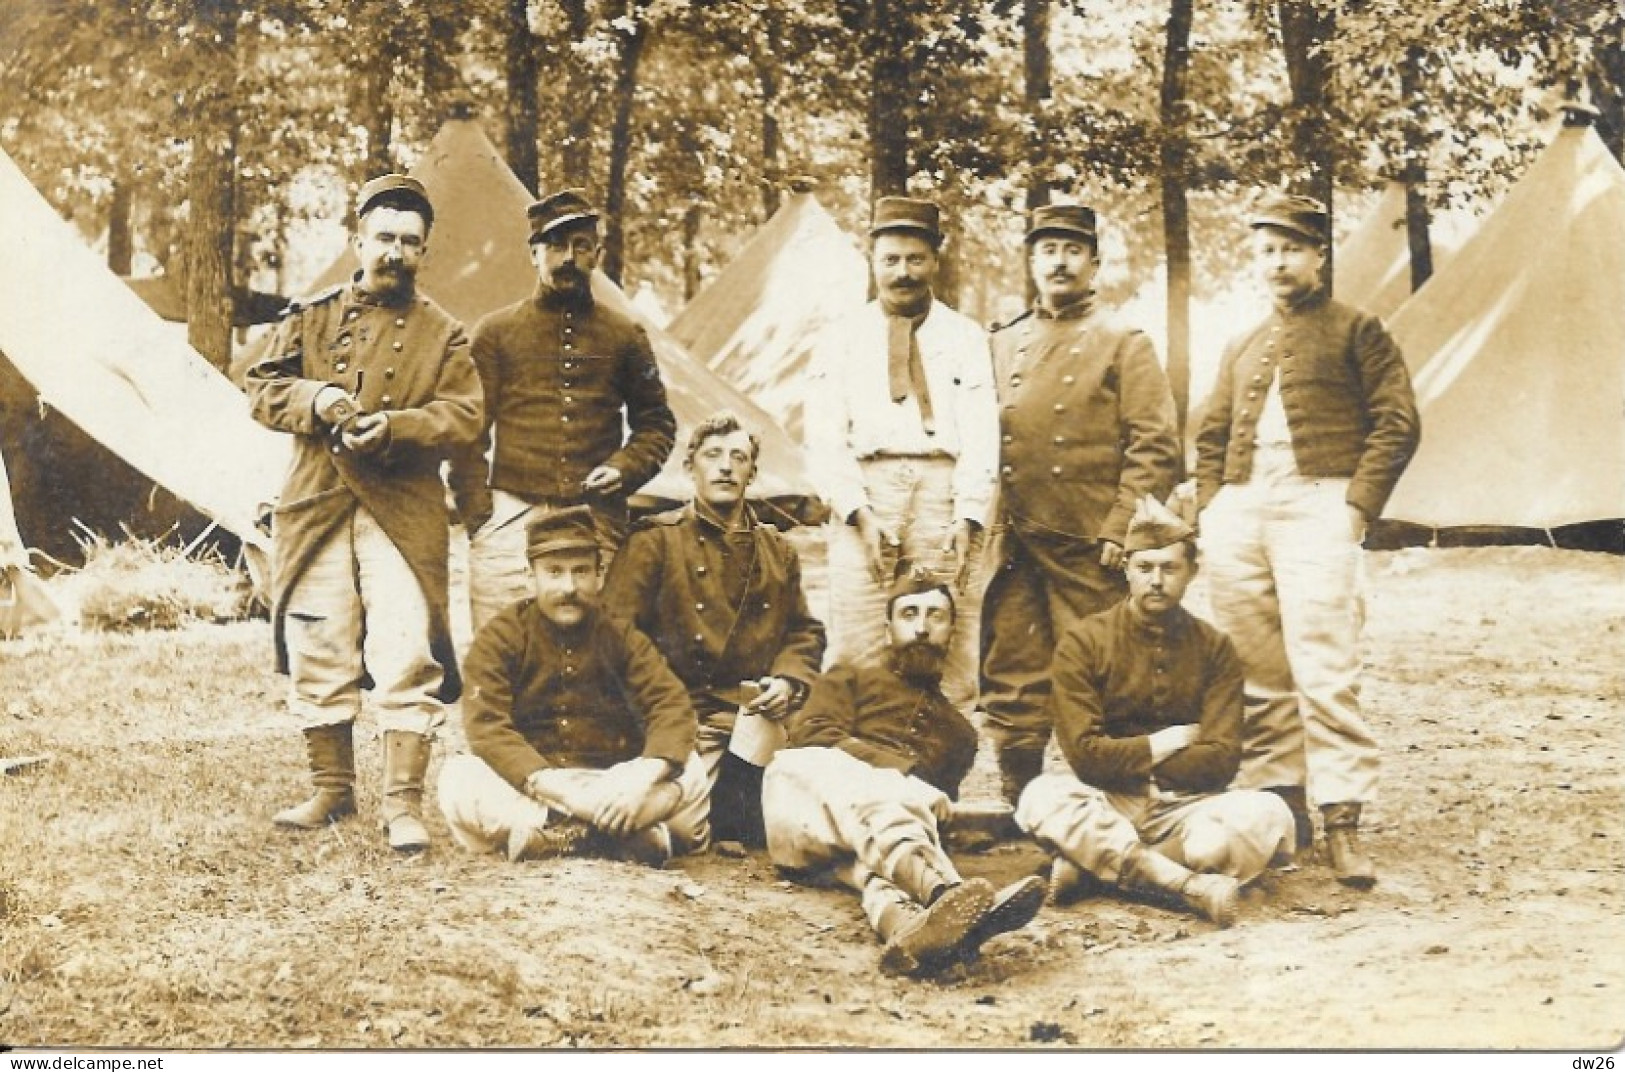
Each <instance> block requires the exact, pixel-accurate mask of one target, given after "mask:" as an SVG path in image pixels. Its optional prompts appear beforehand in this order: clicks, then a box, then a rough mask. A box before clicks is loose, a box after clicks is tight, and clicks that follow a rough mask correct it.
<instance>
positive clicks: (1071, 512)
mask: <svg viewBox="0 0 1625 1072" xmlns="http://www.w3.org/2000/svg"><path fill="white" fill-rule="evenodd" d="M1026 241H1027V255H1028V266H1029V268H1030V269H1031V271H1032V278H1033V285H1034V286H1035V287H1036V288H1037V291H1038V298H1037V301H1036V303H1035V304H1034V306H1033V308H1032V309H1030V310H1028V311H1027V312H1026V313H1023V314H1022V315H1021V316H1019V317H1017V318H1016V319H1015V320H1013V321H1011V322H1010V323H1009V324H1007V325H1005V326H1004V327H1003V328H1002V329H1000V330H998V331H995V332H994V334H993V362H994V368H995V374H996V377H997V383H998V391H999V426H1000V430H1001V433H1002V436H1001V443H1002V446H1001V450H1000V467H999V474H1000V485H999V487H1000V503H1001V506H1000V517H999V522H998V525H997V527H996V529H995V532H994V539H993V548H992V551H991V554H990V558H991V561H992V564H993V567H994V568H993V571H992V575H991V577H990V579H989V581H988V586H987V594H986V596H985V598H984V603H983V611H982V622H983V626H982V706H983V707H984V709H985V710H986V711H987V725H988V729H989V733H990V736H991V737H992V738H993V741H994V745H995V747H996V748H997V750H998V760H999V773H1000V776H1001V781H1002V783H1003V787H1004V795H1005V798H1006V799H1007V800H1008V801H1009V802H1010V803H1011V804H1014V803H1015V802H1016V801H1017V799H1018V798H1019V797H1020V795H1021V790H1022V789H1023V787H1025V786H1026V784H1027V783H1028V782H1029V781H1031V780H1032V779H1033V778H1034V777H1035V776H1037V775H1038V773H1039V772H1040V771H1041V770H1042V769H1043V765H1044V748H1045V746H1046V745H1047V744H1048V742H1049V737H1050V725H1049V722H1048V720H1047V719H1046V717H1045V715H1044V707H1045V702H1046V699H1047V697H1048V695H1049V689H1050V680H1049V664H1050V656H1051V654H1052V653H1053V652H1054V650H1055V642H1056V640H1057V639H1059V638H1060V637H1061V636H1062V635H1063V634H1064V633H1065V632H1066V631H1067V629H1068V628H1069V627H1070V626H1071V625H1072V624H1073V623H1075V622H1078V621H1081V620H1082V619H1084V618H1086V617H1088V616H1089V615H1091V614H1095V613H1097V612H1099V611H1102V610H1105V609H1107V608H1108V607H1110V606H1112V605H1113V604H1115V603H1117V602H1119V601H1120V600H1121V599H1122V598H1123V595H1124V593H1125V591H1126V589H1125V586H1124V583H1123V572H1122V565H1123V540H1124V534H1125V532H1126V531H1127V529H1128V523H1129V518H1130V517H1131V516H1132V515H1133V513H1134V507H1135V504H1136V503H1137V502H1138V501H1139V499H1140V497H1141V496H1144V495H1156V496H1158V497H1166V496H1167V495H1168V493H1169V491H1171V490H1172V488H1173V485H1174V483H1175V478H1176V473H1177V472H1178V469H1179V466H1180V458H1179V440H1178V435H1177V432H1176V430H1175V420H1174V405H1173V395H1172V393H1171V391H1170V390H1169V387H1168V379H1167V377H1166V376H1165V375H1164V374H1163V371H1162V366H1161V365H1159V364H1157V357H1156V354H1155V353H1154V352H1153V351H1152V347H1151V340H1150V339H1149V338H1147V337H1146V335H1145V334H1144V333H1143V332H1141V331H1137V330H1135V329H1132V328H1127V327H1124V326H1121V325H1119V324H1116V323H1114V322H1113V321H1112V320H1111V319H1110V318H1109V317H1108V315H1107V313H1105V312H1104V311H1103V310H1100V309H1098V308H1097V307H1096V302H1095V293H1094V289H1093V284H1094V278H1095V272H1096V270H1097V269H1098V267H1099V264H1100V262H1099V255H1098V244H1097V242H1098V240H1097V237H1096V230H1095V214H1094V212H1093V210H1091V209H1089V208H1086V207H1084V206H1082V205H1047V206H1043V207H1041V208H1036V209H1034V210H1033V212H1032V216H1031V218H1030V221H1029V226H1028V229H1027V239H1026Z"/></svg>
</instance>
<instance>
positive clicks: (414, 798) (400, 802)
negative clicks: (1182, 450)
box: [379, 730, 429, 852]
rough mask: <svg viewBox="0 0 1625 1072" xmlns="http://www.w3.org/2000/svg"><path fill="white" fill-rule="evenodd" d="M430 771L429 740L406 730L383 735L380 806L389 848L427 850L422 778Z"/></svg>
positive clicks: (427, 837) (402, 850)
mask: <svg viewBox="0 0 1625 1072" xmlns="http://www.w3.org/2000/svg"><path fill="white" fill-rule="evenodd" d="M428 769H429V738H427V737H425V736H424V735H423V734H421V733H408V732H407V731H405V730H386V731H385V732H384V792H383V798H382V801H381V803H380V805H379V811H380V812H381V813H382V817H383V823H384V829H385V830H386V831H387V832H388V833H389V847H390V848H392V849H394V850H395V851H396V852H422V851H423V850H424V849H426V848H428V847H429V831H428V830H427V829H426V828H425V827H424V825H423V815H422V808H423V775H424V772H425V771H427V770H428Z"/></svg>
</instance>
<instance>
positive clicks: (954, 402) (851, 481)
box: [805, 301, 999, 525]
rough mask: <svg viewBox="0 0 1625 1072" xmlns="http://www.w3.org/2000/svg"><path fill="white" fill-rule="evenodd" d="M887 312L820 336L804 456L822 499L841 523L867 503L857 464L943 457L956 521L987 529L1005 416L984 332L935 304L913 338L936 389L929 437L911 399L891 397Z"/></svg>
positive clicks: (854, 318)
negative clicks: (883, 458)
mask: <svg viewBox="0 0 1625 1072" xmlns="http://www.w3.org/2000/svg"><path fill="white" fill-rule="evenodd" d="M886 320H887V318H886V315H885V313H884V312H883V311H882V310H881V308H880V303H879V302H874V301H872V302H870V303H868V304H867V305H865V306H864V307H863V308H862V309H859V310H857V311H855V312H854V313H852V314H850V315H849V316H847V317H846V318H844V319H842V320H838V321H835V322H833V323H831V324H829V325H828V326H826V327H825V329H824V330H823V331H822V332H821V333H820V334H819V336H818V338H817V340H816V341H815V342H814V345H813V352H812V358H811V360H810V362H809V366H808V372H807V396H806V403H807V406H806V419H805V425H806V430H807V459H808V463H809V467H810V469H811V470H812V472H813V473H814V474H815V475H816V478H817V479H818V480H819V482H820V487H819V492H820V493H821V494H822V495H823V496H824V498H825V500H826V501H827V502H828V503H829V504H830V508H831V509H832V510H833V511H834V513H835V516H836V517H837V518H839V519H841V520H848V519H850V518H851V516H852V514H853V512H854V511H856V510H858V509H859V508H860V507H863V506H867V505H869V494H868V491H867V490H866V487H865V484H864V479H863V470H862V468H860V467H859V465H858V462H859V460H860V459H863V458H869V457H873V456H875V455H877V454H902V455H929V454H941V455H943V456H945V457H950V458H953V459H955V463H954V476H953V497H954V501H953V517H954V518H955V519H956V520H957V519H960V518H969V519H970V520H972V521H975V522H976V523H977V524H979V525H986V524H987V522H988V516H987V515H988V510H989V507H990V504H991V503H992V500H993V490H994V486H995V483H996V479H997V478H996V477H995V476H994V466H995V465H996V464H997V462H998V454H999V439H998V436H999V417H998V410H997V406H996V403H995V401H994V396H993V366H992V363H991V359H990V358H989V356H988V348H987V333H986V332H984V331H983V330H982V328H981V325H979V324H977V323H976V322H975V321H974V320H972V319H970V318H969V317H967V316H965V315H964V314H962V313H959V312H956V311H954V310H953V309H950V308H949V307H948V306H946V305H944V304H942V303H941V302H940V301H933V302H932V303H931V309H930V311H929V312H928V313H927V314H926V317H925V320H924V321H922V322H921V323H920V326H919V328H918V329H916V331H915V335H914V338H915V341H916V342H917V343H918V345H919V347H920V361H921V363H922V364H923V365H924V366H925V380H926V386H927V388H928V389H929V390H930V392H931V408H932V411H933V418H934V422H935V430H934V432H933V433H932V434H930V435H927V434H926V432H925V427H924V423H923V422H922V420H921V417H920V406H919V402H918V400H917V399H915V398H914V396H913V395H912V394H910V395H909V396H908V397H906V398H904V399H903V401H901V402H893V401H892V399H891V387H890V385H889V383H888V380H887V371H886V333H887V323H886Z"/></svg>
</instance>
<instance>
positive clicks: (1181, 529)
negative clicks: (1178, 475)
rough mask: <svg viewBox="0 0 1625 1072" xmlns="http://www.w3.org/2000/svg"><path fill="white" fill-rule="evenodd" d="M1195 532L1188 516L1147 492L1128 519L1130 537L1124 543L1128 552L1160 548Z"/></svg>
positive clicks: (1169, 545) (1184, 538) (1186, 538)
mask: <svg viewBox="0 0 1625 1072" xmlns="http://www.w3.org/2000/svg"><path fill="white" fill-rule="evenodd" d="M1194 535H1196V532H1195V530H1194V529H1192V528H1191V527H1190V526H1189V525H1187V524H1186V523H1185V519H1184V518H1182V517H1180V516H1179V515H1178V514H1176V513H1174V512H1173V511H1172V510H1170V509H1168V508H1167V507H1166V506H1164V505H1163V504H1162V503H1160V502H1158V501H1157V500H1156V498H1154V497H1153V496H1150V495H1147V496H1144V497H1143V498H1141V499H1140V502H1139V505H1138V506H1136V507H1135V509H1134V516H1133V517H1132V518H1130V519H1129V523H1128V539H1127V542H1125V543H1124V544H1123V551H1124V553H1125V554H1133V553H1134V552H1135V551H1158V550H1161V549H1162V548H1164V547H1172V546H1173V545H1174V544H1176V543H1180V542H1181V541H1184V540H1188V539H1190V538H1191V537H1192V536H1194Z"/></svg>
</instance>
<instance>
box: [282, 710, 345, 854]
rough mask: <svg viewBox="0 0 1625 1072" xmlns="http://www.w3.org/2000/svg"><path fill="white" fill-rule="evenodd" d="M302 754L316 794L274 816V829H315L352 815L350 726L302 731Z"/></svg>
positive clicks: (320, 727)
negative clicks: (308, 765) (303, 745)
mask: <svg viewBox="0 0 1625 1072" xmlns="http://www.w3.org/2000/svg"><path fill="white" fill-rule="evenodd" d="M305 754H306V756H307V757H308V758H309V760H310V782H311V785H313V786H315V788H316V792H315V794H314V795H312V796H311V798H310V799H309V800H306V801H305V802H304V803H302V804H295V805H294V806H293V807H291V808H286V809H284V810H282V811H279V812H277V813H276V815H275V816H274V817H273V818H272V820H271V821H272V822H273V823H275V824H276V825H277V826H287V827H295V828H297V829H300V830H316V829H319V828H321V827H323V826H326V825H327V824H328V823H330V822H333V821H334V820H335V819H340V818H343V817H344V816H346V815H354V814H355V745H354V739H353V738H352V737H351V735H350V723H348V722H335V723H333V724H332V725H330V726H312V727H310V728H309V729H307V730H305Z"/></svg>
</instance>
